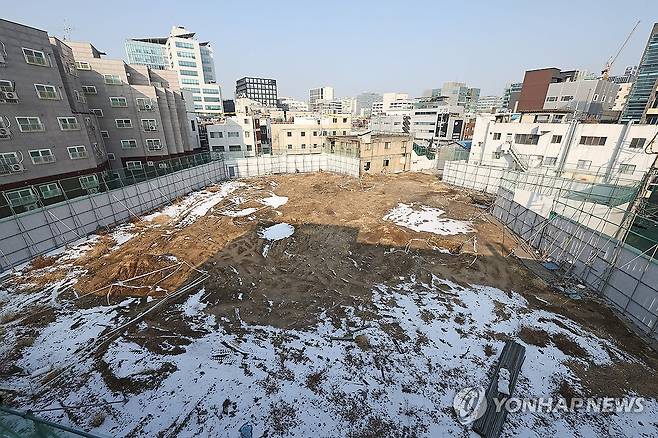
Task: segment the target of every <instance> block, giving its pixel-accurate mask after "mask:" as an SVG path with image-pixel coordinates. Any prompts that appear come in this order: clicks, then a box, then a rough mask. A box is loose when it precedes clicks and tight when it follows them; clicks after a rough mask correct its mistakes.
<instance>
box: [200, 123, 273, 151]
mask: <svg viewBox="0 0 658 438" xmlns="http://www.w3.org/2000/svg"><path fill="white" fill-rule="evenodd" d="M206 130H207V132H208V146H209V147H210V151H211V152H221V153H223V154H224V155H225V156H228V157H236V158H240V157H253V156H256V154H260V153H261V125H260V119H259V118H257V117H255V116H253V115H247V114H237V115H235V116H232V117H227V118H225V119H222V120H220V121H218V122H215V123H214V124H212V125H206Z"/></svg>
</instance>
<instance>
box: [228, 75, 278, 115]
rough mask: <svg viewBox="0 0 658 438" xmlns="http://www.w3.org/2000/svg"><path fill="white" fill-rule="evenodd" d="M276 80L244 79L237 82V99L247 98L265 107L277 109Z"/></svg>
mask: <svg viewBox="0 0 658 438" xmlns="http://www.w3.org/2000/svg"><path fill="white" fill-rule="evenodd" d="M277 96H278V94H277V88H276V79H267V78H251V77H244V78H241V79H238V80H237V81H236V82H235V97H236V99H237V98H240V97H246V98H248V99H251V100H255V101H256V102H260V103H261V104H263V105H264V106H267V107H270V108H276V105H277V100H278V97H277Z"/></svg>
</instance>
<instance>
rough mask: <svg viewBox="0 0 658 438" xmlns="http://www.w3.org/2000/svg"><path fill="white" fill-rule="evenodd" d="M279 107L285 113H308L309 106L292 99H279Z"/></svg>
mask: <svg viewBox="0 0 658 438" xmlns="http://www.w3.org/2000/svg"><path fill="white" fill-rule="evenodd" d="M277 107H278V108H280V109H282V110H284V111H308V104H307V103H306V102H302V101H301V100H297V99H293V98H292V97H279V99H278V100H277Z"/></svg>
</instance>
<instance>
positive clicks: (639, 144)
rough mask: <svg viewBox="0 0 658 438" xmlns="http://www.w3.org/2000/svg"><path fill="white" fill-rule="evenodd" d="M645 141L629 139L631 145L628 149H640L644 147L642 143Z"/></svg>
mask: <svg viewBox="0 0 658 438" xmlns="http://www.w3.org/2000/svg"><path fill="white" fill-rule="evenodd" d="M646 140H647V139H646V138H633V139H631V144H630V145H629V146H628V147H629V148H632V149H641V148H643V147H644V142H645V141H646Z"/></svg>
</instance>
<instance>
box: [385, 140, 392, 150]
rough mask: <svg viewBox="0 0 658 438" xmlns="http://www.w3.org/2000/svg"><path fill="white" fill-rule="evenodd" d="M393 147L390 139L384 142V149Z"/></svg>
mask: <svg viewBox="0 0 658 438" xmlns="http://www.w3.org/2000/svg"><path fill="white" fill-rule="evenodd" d="M390 148H391V142H390V141H385V142H384V149H390Z"/></svg>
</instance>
